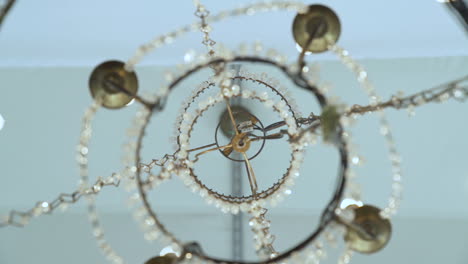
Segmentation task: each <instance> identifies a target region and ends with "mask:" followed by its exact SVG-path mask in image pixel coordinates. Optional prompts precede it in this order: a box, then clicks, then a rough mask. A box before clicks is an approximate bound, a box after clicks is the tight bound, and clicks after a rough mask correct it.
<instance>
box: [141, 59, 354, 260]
mask: <svg viewBox="0 0 468 264" xmlns="http://www.w3.org/2000/svg"><path fill="white" fill-rule="evenodd" d="M232 62H249V63H262V64H265V65H270V66H273V67H276V68H277V69H279V70H281V71H282V72H283V73H284V74H285V75H286V76H287V77H288V78H290V79H291V81H292V82H293V83H295V84H296V85H297V86H299V87H300V88H302V89H305V90H308V91H310V92H312V93H313V94H314V96H315V98H316V100H317V101H318V103H319V104H320V106H321V107H322V108H323V107H324V106H325V105H327V99H326V97H325V96H324V95H323V94H322V93H321V92H320V91H319V90H318V89H317V87H315V86H312V85H310V84H309V83H308V82H307V80H305V79H304V77H303V76H302V75H301V74H298V73H293V72H291V71H290V70H289V69H288V67H287V66H285V65H281V64H278V63H276V62H274V61H271V60H268V59H264V58H260V57H249V56H239V57H234V58H232V59H225V58H217V59H214V60H212V61H210V62H208V63H205V64H201V65H198V66H195V67H193V68H192V69H190V70H189V71H187V72H186V73H185V74H183V75H181V76H179V77H178V78H176V79H175V80H174V81H173V82H172V83H171V84H170V85H169V87H168V88H169V90H172V89H174V88H175V87H176V86H177V85H178V84H179V83H180V82H182V81H183V80H184V79H185V78H187V77H188V76H190V75H191V74H193V73H195V72H196V71H198V70H200V69H202V68H205V67H209V66H212V65H216V64H219V63H232ZM152 114H153V112H149V113H148V115H147V116H146V117H145V118H144V122H145V124H143V125H142V126H141V130H140V131H139V133H138V135H139V136H138V138H137V147H136V151H135V155H136V158H135V161H136V164H138V163H139V162H140V151H141V146H142V139H143V135H144V133H145V132H144V131H145V129H146V127H147V123H148V122H149V121H150V118H151V116H152ZM338 131H339V133H338V136H337V142H335V146H336V147H337V148H338V152H339V156H340V167H339V173H338V182H337V186H336V188H335V191H334V193H333V195H332V198H331V199H330V201H329V202H328V204H327V205H326V207H325V209H324V211H323V213H322V218H321V222H320V224H319V226H318V227H317V228H316V229H315V231H313V232H312V233H311V234H310V235H309V236H308V237H307V238H306V239H305V240H303V241H302V242H300V243H299V244H297V245H296V246H294V247H293V248H291V249H289V250H288V251H286V252H284V253H282V254H280V255H278V256H276V257H274V258H272V259H269V260H265V261H261V262H239V261H231V260H223V259H219V258H214V257H209V256H206V255H204V254H202V253H200V252H190V254H192V255H195V256H197V257H198V258H200V259H202V260H205V261H211V262H214V263H230V264H234V263H238V264H260V263H276V262H278V261H282V260H285V259H287V258H288V257H290V256H291V255H292V254H294V253H295V252H298V251H300V250H302V249H303V248H305V247H307V246H308V245H309V244H310V243H311V242H312V241H314V240H315V239H316V238H317V237H318V236H319V235H320V234H321V233H322V231H324V229H325V228H326V227H327V226H328V225H329V224H330V223H331V222H332V221H333V218H334V216H335V210H336V209H337V208H338V207H339V204H340V201H341V199H342V196H343V193H344V189H345V185H346V173H347V169H348V150H347V147H346V141H345V139H344V137H343V135H342V132H343V128H342V125H341V123H340V124H339V126H338ZM303 135H304V134H303ZM300 139H301V138H300V137H299V138H296V139H295V140H300ZM135 174H136V179H137V187H138V191H139V194H140V197H141V199H142V201H143V204H144V206H145V209H146V210H147V212H148V215H149V216H150V217H151V218H153V220H154V221H155V222H156V223H157V225H160V228H161V230H162V231H163V232H165V233H166V232H167V233H169V232H168V231H167V230H166V229H165V228H164V226H163V225H162V224H161V223H160V222H159V220H158V218H157V217H156V214H155V212H154V211H153V209H152V207H151V204H150V203H149V201H148V199H147V195H146V190H145V188H144V185H143V182H142V178H141V169H140V168H139V167H138V166H136V172H135ZM174 242H177V243H178V244H179V245H180V243H179V241H177V240H174Z"/></svg>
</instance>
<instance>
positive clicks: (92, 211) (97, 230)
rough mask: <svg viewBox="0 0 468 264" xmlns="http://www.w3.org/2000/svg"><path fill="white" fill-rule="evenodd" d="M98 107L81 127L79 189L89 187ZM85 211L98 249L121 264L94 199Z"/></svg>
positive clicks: (85, 118)
mask: <svg viewBox="0 0 468 264" xmlns="http://www.w3.org/2000/svg"><path fill="white" fill-rule="evenodd" d="M99 107H100V103H99V101H98V100H97V101H95V102H94V103H93V104H92V105H91V106H90V107H89V108H88V110H87V111H86V112H85V114H84V116H83V120H82V125H81V133H80V143H79V145H78V148H77V151H78V153H77V161H78V165H79V169H80V188H82V189H84V188H87V187H88V185H89V172H88V171H89V170H88V153H89V141H90V139H91V135H92V121H93V119H94V117H95V115H96V112H97V110H98V109H99ZM114 176H115V179H117V180H118V181H120V175H119V174H114ZM86 200H87V203H88V206H87V210H88V220H89V222H90V223H91V227H92V233H93V236H94V238H95V239H96V242H97V244H98V247H99V249H100V250H101V252H102V253H103V254H104V256H105V257H106V258H107V259H108V260H109V261H111V262H112V263H115V264H123V263H124V261H123V259H122V257H120V256H119V255H118V254H117V252H116V251H115V250H114V249H113V248H112V247H111V245H110V244H109V243H108V242H107V240H106V239H105V236H104V229H103V228H102V225H101V223H100V221H99V217H98V213H97V209H96V203H95V199H94V197H88V199H86Z"/></svg>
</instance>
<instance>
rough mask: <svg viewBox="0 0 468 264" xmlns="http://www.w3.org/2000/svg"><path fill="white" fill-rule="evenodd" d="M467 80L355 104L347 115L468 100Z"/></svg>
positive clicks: (465, 78)
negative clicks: (464, 84)
mask: <svg viewBox="0 0 468 264" xmlns="http://www.w3.org/2000/svg"><path fill="white" fill-rule="evenodd" d="M465 81H468V75H467V76H464V77H462V78H459V79H456V80H453V81H451V82H448V83H445V84H442V85H439V86H436V87H434V88H430V89H427V90H423V91H420V92H417V93H414V94H412V95H409V96H406V97H401V96H399V95H393V96H391V99H389V100H387V101H384V102H381V103H379V104H377V105H375V104H374V105H365V106H361V105H357V104H355V105H353V106H351V108H350V109H348V110H347V111H346V112H345V115H347V116H350V115H354V114H366V113H369V112H374V111H380V110H383V109H385V108H395V109H405V108H411V107H417V106H421V105H424V104H427V103H440V102H443V101H445V100H447V99H450V98H454V99H457V100H460V101H462V100H466V99H467V98H468V85H466V86H463V85H461V84H462V83H463V82H465Z"/></svg>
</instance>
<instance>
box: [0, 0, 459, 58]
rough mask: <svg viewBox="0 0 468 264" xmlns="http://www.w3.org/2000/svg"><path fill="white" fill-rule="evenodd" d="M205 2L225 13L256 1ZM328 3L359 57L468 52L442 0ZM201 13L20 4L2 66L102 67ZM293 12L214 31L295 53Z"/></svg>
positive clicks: (86, 0)
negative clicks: (292, 27) (336, 14)
mask: <svg viewBox="0 0 468 264" xmlns="http://www.w3.org/2000/svg"><path fill="white" fill-rule="evenodd" d="M203 2H204V4H205V5H206V6H207V7H208V8H209V10H211V11H212V13H217V12H219V11H221V10H225V9H230V8H232V7H237V6H240V5H245V4H247V3H250V2H252V1H246V0H242V1H214V0H205V1H203ZM307 2H309V1H307ZM322 2H326V3H325V4H326V5H329V6H331V7H332V8H333V9H334V10H335V11H336V12H337V13H338V15H339V16H340V18H341V21H342V25H343V26H342V28H343V30H342V37H341V39H340V44H341V45H343V46H345V47H346V48H348V49H349V50H350V51H352V53H353V54H354V55H355V56H356V57H359V58H376V57H379V58H381V57H384V58H395V57H437V56H458V55H468V40H467V38H466V34H465V33H464V32H463V30H462V28H461V27H459V25H457V21H456V20H455V19H454V18H453V17H452V15H451V13H450V12H449V11H448V9H447V8H445V7H444V6H443V4H441V3H439V2H437V1H436V0H413V1H408V0H393V1H391V2H390V1H388V2H385V3H384V2H383V1H373V0H355V1H336V0H331V1H322ZM193 12H194V7H193V5H192V3H191V1H184V3H182V2H181V1H148V0H144V1H143V0H138V1H122V0H100V1H92V0H82V1H71V0H61V1H58V0H43V1H31V0H30V1H25V0H23V1H18V3H17V4H16V6H15V8H14V9H13V11H12V12H11V14H10V15H9V17H8V18H7V19H6V21H5V23H4V25H3V27H2V29H1V34H0V67H10V66H12V67H21V66H72V65H95V64H96V63H98V62H100V61H102V60H104V59H108V58H118V59H123V60H124V59H127V58H129V57H130V56H131V54H133V52H134V50H135V49H136V48H137V47H138V46H139V45H140V44H143V43H145V42H147V41H149V40H151V39H153V38H154V37H155V36H157V35H159V34H162V33H165V32H168V31H171V30H173V29H176V28H178V27H180V26H183V25H186V24H188V23H191V22H193V21H194V19H195V17H194V16H193ZM293 16H294V14H293V13H292V12H281V13H277V14H267V15H258V16H253V17H249V18H246V19H238V18H236V19H232V20H229V21H228V22H223V23H222V24H216V25H214V32H213V36H214V39H215V40H217V41H218V42H223V43H229V45H232V46H235V45H236V44H238V43H240V42H241V41H245V40H257V39H258V40H262V41H264V43H267V45H268V46H271V47H275V48H278V49H280V50H282V52H285V53H287V54H288V55H293V56H295V54H296V53H297V51H296V50H295V48H294V43H293V40H292V37H291V33H290V27H291V22H292V19H293ZM239 34H242V36H241V37H239ZM200 38H201V36H200V34H199V33H197V34H193V33H192V34H190V36H188V37H187V38H184V39H183V40H181V41H179V42H177V43H175V46H176V47H171V48H165V49H164V50H163V51H162V52H158V53H156V54H155V55H154V56H150V57H149V58H147V59H146V60H145V61H144V62H143V63H144V64H159V65H161V64H174V63H177V62H180V61H181V59H182V57H183V53H184V51H186V50H187V49H189V48H196V47H200ZM325 57H326V56H325Z"/></svg>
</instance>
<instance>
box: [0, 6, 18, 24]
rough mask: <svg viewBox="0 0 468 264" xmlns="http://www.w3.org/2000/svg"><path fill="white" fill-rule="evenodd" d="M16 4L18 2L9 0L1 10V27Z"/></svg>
mask: <svg viewBox="0 0 468 264" xmlns="http://www.w3.org/2000/svg"><path fill="white" fill-rule="evenodd" d="M15 3H16V0H7V2H6V3H5V4H4V6H3V7H2V9H0V27H1V26H2V23H3V20H4V19H5V17H6V16H7V15H8V13H9V12H10V11H11V9H12V8H13V6H14V5H15Z"/></svg>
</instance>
